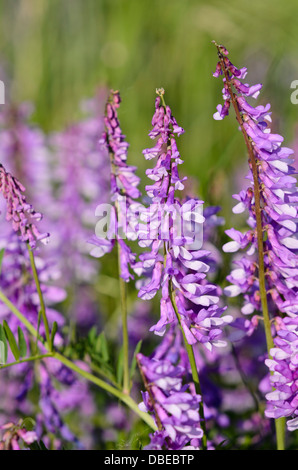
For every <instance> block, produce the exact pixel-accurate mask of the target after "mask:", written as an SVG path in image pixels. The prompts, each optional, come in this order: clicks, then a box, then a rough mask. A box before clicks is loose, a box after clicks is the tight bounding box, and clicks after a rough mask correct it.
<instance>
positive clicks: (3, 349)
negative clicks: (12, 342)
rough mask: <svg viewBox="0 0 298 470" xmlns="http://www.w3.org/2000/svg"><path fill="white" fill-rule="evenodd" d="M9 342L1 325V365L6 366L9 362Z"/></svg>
mask: <svg viewBox="0 0 298 470" xmlns="http://www.w3.org/2000/svg"><path fill="white" fill-rule="evenodd" d="M7 349H8V348H7V340H6V336H5V332H4V328H3V326H2V325H0V363H1V364H6V362H7V352H8V350H7Z"/></svg>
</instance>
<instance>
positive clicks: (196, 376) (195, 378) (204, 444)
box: [170, 282, 207, 450]
mask: <svg viewBox="0 0 298 470" xmlns="http://www.w3.org/2000/svg"><path fill="white" fill-rule="evenodd" d="M170 298H171V302H172V305H173V309H174V311H175V314H176V317H177V320H178V322H179V325H180V329H181V331H182V335H183V339H184V344H185V348H186V351H187V355H188V359H189V362H190V367H191V373H192V378H193V381H194V384H195V389H196V393H197V394H198V395H200V396H201V401H200V405H199V414H200V422H201V428H202V431H203V437H202V447H203V450H206V449H207V430H206V420H205V415H204V404H203V395H202V389H201V384H200V379H199V374H198V369H197V365H196V360H195V356H194V352H193V348H192V346H191V345H190V344H189V343H188V341H187V339H186V336H185V333H184V330H183V326H182V323H181V317H180V314H179V312H178V308H177V304H176V300H175V294H174V292H173V289H172V286H171V282H170Z"/></svg>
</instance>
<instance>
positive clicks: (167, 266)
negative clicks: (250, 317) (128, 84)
mask: <svg viewBox="0 0 298 470" xmlns="http://www.w3.org/2000/svg"><path fill="white" fill-rule="evenodd" d="M157 92H158V94H159V96H158V97H157V98H156V101H155V114H154V116H153V119H152V125H153V128H152V130H151V131H150V133H149V136H150V137H151V138H152V139H156V138H157V143H156V144H155V146H154V147H153V148H150V149H146V150H144V152H143V153H144V156H145V158H146V159H153V158H156V159H157V161H156V165H155V167H154V168H153V169H150V170H147V171H146V174H147V176H148V177H149V178H151V179H152V180H153V181H154V183H153V184H152V185H148V186H146V190H147V194H148V196H149V198H150V199H151V200H152V202H153V205H154V206H155V207H156V217H155V219H154V223H153V224H152V219H151V221H150V222H151V225H153V230H151V232H150V233H149V237H148V231H145V236H144V237H142V236H141V237H140V241H139V243H140V245H141V246H147V247H151V251H150V252H145V253H143V254H141V255H140V260H141V263H142V269H143V272H144V273H145V274H146V271H147V272H148V271H149V273H150V275H151V279H149V281H147V280H145V281H144V282H143V285H142V286H141V287H140V290H139V297H140V298H142V299H151V298H153V297H154V296H155V294H156V293H157V292H158V291H159V290H161V292H162V296H161V301H160V320H159V321H158V322H157V324H156V325H155V326H153V327H152V328H151V331H155V333H156V334H159V335H163V334H164V332H165V331H166V327H167V325H171V324H176V322H177V311H178V312H179V316H180V321H181V326H182V328H183V331H184V334H185V337H186V339H187V341H188V343H189V344H195V343H197V342H199V343H202V344H204V346H205V347H207V348H209V349H210V348H211V347H212V345H216V346H223V345H225V344H226V343H225V342H224V341H222V340H221V336H222V327H223V326H224V325H226V324H227V323H229V322H230V321H231V319H232V318H231V317H230V316H229V315H226V316H222V313H223V312H224V311H225V308H224V307H223V308H220V307H219V306H218V305H217V304H218V302H219V296H218V294H219V291H218V288H217V287H216V286H215V285H213V284H211V283H210V282H209V281H208V279H207V273H208V272H209V269H210V266H209V264H208V261H209V260H208V258H209V257H210V252H209V251H207V250H205V249H202V239H201V237H199V238H197V234H198V233H202V223H203V222H204V221H205V218H204V216H203V211H202V204H203V202H202V201H198V200H195V199H190V200H186V203H187V206H188V211H182V210H179V209H181V208H182V204H181V202H180V200H179V198H177V197H175V191H176V190H182V189H183V188H184V185H183V182H184V181H185V178H180V176H179V172H178V166H179V165H180V164H181V163H183V161H182V160H181V157H180V154H179V151H178V149H177V144H176V140H175V134H177V136H180V135H181V134H182V133H183V132H184V131H183V129H182V128H181V127H180V126H179V125H178V124H177V122H176V119H175V118H174V117H173V115H172V112H171V109H170V108H169V106H166V105H165V103H164V97H163V93H164V92H163V90H157ZM173 206H174V210H173ZM177 208H178V210H177ZM149 215H150V216H152V208H151V207H150V211H149ZM210 215H211V213H210ZM141 218H142V220H143V221H145V222H146V221H147V214H146V212H145V213H143V214H141ZM177 221H178V222H180V225H179V224H177ZM189 221H192V224H193V225H192V226H189V225H188V224H187V223H185V222H189ZM165 226H167V228H168V230H165ZM181 226H182V230H181ZM177 227H178V228H179V230H177ZM185 227H186V230H183V229H185ZM202 238H203V237H202ZM175 310H177V311H175Z"/></svg>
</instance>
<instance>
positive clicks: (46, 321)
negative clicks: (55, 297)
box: [27, 243, 53, 351]
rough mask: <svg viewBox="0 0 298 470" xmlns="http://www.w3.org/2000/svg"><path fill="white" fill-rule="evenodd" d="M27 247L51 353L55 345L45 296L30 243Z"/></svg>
mask: <svg viewBox="0 0 298 470" xmlns="http://www.w3.org/2000/svg"><path fill="white" fill-rule="evenodd" d="M27 247H28V251H29V258H30V264H31V269H32V273H33V278H34V282H35V285H36V290H37V294H38V298H39V303H40V311H41V316H42V319H43V324H44V328H45V333H46V340H47V344H48V345H49V348H50V351H52V350H53V345H52V342H51V336H50V328H49V323H48V319H47V314H46V307H45V303H44V299H43V294H42V291H41V287H40V282H39V277H38V273H37V269H36V265H35V259H34V254H33V251H32V249H31V247H30V245H29V243H27Z"/></svg>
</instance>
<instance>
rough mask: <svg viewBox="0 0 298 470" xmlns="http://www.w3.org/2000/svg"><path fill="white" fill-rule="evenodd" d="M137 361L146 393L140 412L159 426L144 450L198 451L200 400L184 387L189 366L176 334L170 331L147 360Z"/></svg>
mask: <svg viewBox="0 0 298 470" xmlns="http://www.w3.org/2000/svg"><path fill="white" fill-rule="evenodd" d="M137 360H138V364H139V367H140V370H141V373H142V376H143V380H144V383H145V385H146V389H147V390H146V392H145V393H143V394H142V395H143V403H142V404H140V409H142V410H143V411H148V412H151V413H153V415H154V417H155V421H156V424H157V426H158V431H156V432H155V433H154V434H152V435H150V438H151V442H150V444H149V445H148V446H147V447H145V449H147V450H149V449H151V450H161V449H163V448H165V447H166V448H167V449H169V450H180V449H192V448H195V449H198V448H199V441H200V439H201V438H202V436H203V431H202V429H201V427H200V416H199V411H198V410H199V403H200V401H201V397H200V396H199V395H197V394H196V393H195V391H194V385H193V384H192V383H191V384H188V385H184V378H185V377H186V376H187V375H188V362H187V357H186V352H185V350H184V348H183V347H182V346H181V336H180V334H179V332H178V333H177V335H176V334H175V333H174V329H171V330H169V332H168V333H167V335H166V336H165V337H164V339H163V342H162V343H161V344H160V345H159V346H158V347H157V349H156V350H155V352H154V354H153V355H152V356H151V357H150V358H147V357H145V356H143V355H142V354H138V355H137Z"/></svg>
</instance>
